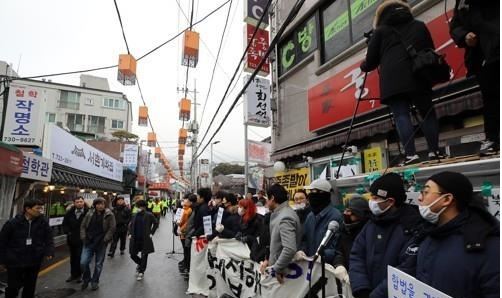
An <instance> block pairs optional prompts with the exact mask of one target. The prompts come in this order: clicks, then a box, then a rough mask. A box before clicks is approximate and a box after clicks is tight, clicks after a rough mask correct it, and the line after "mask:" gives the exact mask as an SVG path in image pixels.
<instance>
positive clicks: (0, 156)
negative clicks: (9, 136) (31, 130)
mask: <svg viewBox="0 0 502 298" xmlns="http://www.w3.org/2000/svg"><path fill="white" fill-rule="evenodd" d="M3 146H5V147H3ZM3 146H0V165H2V166H0V175H6V176H12V177H19V175H21V172H22V171H23V153H22V152H21V151H20V150H18V151H13V150H10V149H9V148H7V146H8V145H3ZM9 147H11V146H9Z"/></svg>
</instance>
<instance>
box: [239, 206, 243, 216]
mask: <svg viewBox="0 0 502 298" xmlns="http://www.w3.org/2000/svg"><path fill="white" fill-rule="evenodd" d="M237 213H238V214H239V215H240V216H243V215H244V208H242V207H239V208H237Z"/></svg>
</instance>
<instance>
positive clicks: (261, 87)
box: [244, 75, 271, 127]
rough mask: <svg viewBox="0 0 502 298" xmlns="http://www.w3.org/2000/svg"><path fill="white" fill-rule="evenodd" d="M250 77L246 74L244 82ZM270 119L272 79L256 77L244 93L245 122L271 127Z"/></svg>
mask: <svg viewBox="0 0 502 298" xmlns="http://www.w3.org/2000/svg"><path fill="white" fill-rule="evenodd" d="M249 78H250V76H249V75H248V76H246V77H245V78H244V82H247V81H248V80H249ZM270 120H271V111H270V81H269V80H267V79H262V78H258V77H255V78H254V80H253V81H252V82H251V84H249V86H248V88H247V89H246V92H245V94H244V123H245V124H248V125H253V126H260V127H269V126H270V122H271V121H270Z"/></svg>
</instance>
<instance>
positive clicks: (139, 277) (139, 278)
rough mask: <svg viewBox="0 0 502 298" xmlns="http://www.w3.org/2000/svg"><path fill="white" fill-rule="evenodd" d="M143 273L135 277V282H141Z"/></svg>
mask: <svg viewBox="0 0 502 298" xmlns="http://www.w3.org/2000/svg"><path fill="white" fill-rule="evenodd" d="M143 275H144V274H143V273H141V272H140V273H138V277H136V280H143Z"/></svg>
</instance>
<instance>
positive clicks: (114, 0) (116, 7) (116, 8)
mask: <svg viewBox="0 0 502 298" xmlns="http://www.w3.org/2000/svg"><path fill="white" fill-rule="evenodd" d="M113 3H114V4H115V10H116V11H117V16H118V17H119V23H120V29H122V36H123V37H124V42H125V44H126V48H127V54H131V51H129V44H128V43H127V38H126V35H125V32H124V25H123V24H122V17H121V16H120V11H119V7H118V5H117V0H113Z"/></svg>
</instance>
